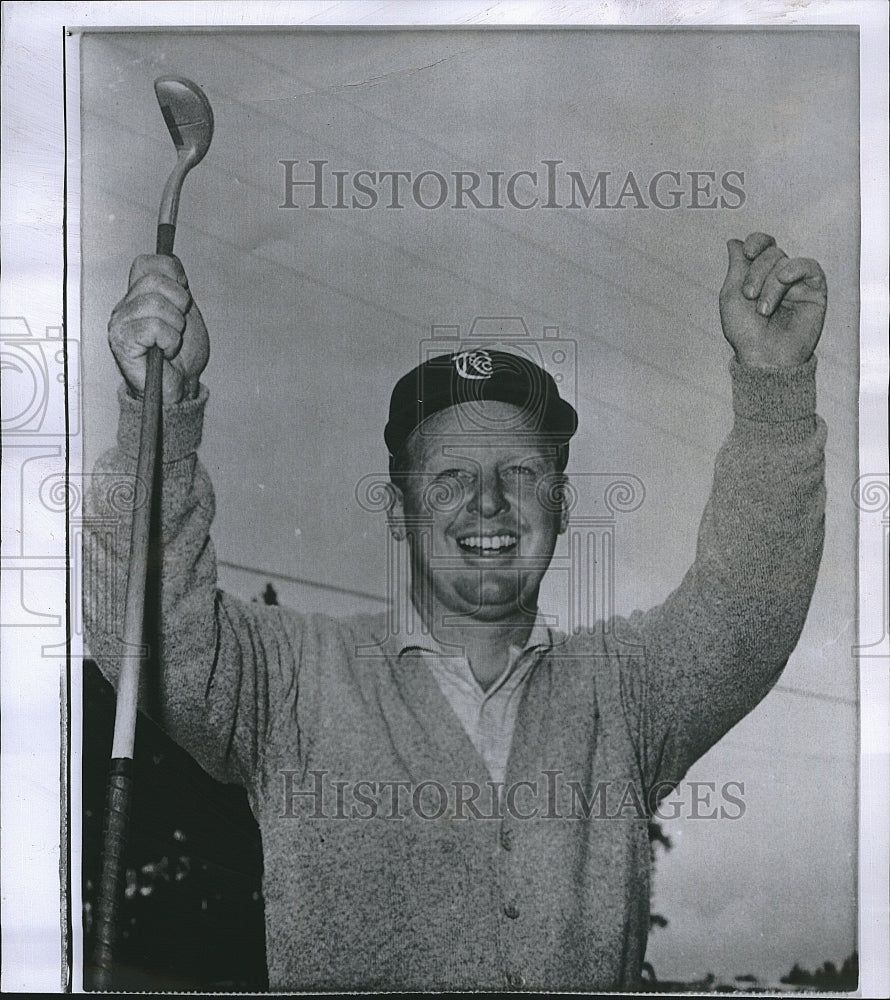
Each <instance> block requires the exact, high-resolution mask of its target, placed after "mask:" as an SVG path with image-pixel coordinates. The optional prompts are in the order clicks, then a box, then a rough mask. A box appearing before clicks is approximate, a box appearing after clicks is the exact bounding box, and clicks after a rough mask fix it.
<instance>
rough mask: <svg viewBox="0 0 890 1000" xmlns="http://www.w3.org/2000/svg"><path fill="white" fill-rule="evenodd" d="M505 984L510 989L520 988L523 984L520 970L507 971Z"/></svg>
mask: <svg viewBox="0 0 890 1000" xmlns="http://www.w3.org/2000/svg"><path fill="white" fill-rule="evenodd" d="M507 985H508V986H509V987H510V989H511V990H521V989H522V987H523V986H525V976H523V974H522V973H521V972H508V973H507Z"/></svg>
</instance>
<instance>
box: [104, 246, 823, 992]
mask: <svg viewBox="0 0 890 1000" xmlns="http://www.w3.org/2000/svg"><path fill="white" fill-rule="evenodd" d="M728 249H729V268H728V272H727V276H726V280H725V282H724V285H723V288H722V290H721V293H720V313H721V320H722V325H723V332H724V335H725V336H726V339H727V340H728V341H729V343H730V344H731V346H732V347H733V348H734V350H735V358H734V359H733V361H732V362H731V371H732V379H733V403H734V410H735V424H734V427H733V430H732V432H731V434H730V436H729V438H728V440H727V441H726V443H725V444H724V446H723V448H722V449H721V451H720V453H719V455H718V458H717V464H716V470H715V477H714V484H713V488H712V493H711V497H710V499H709V502H708V504H707V507H706V509H705V513H704V517H703V520H702V524H701V528H700V533H699V541H698V550H697V554H696V558H695V562H694V563H693V565H692V567H691V569H690V570H689V572H688V573H687V575H686V577H685V578H684V580H683V582H682V584H681V585H680V586H679V587H678V589H677V590H676V591H675V592H674V593H673V594H671V595H670V596H669V597H668V599H667V600H666V601H665V603H664V604H662V605H661V606H659V607H657V608H654V609H653V610H651V611H649V612H647V613H640V612H635V613H634V614H633V615H631V616H630V617H629V618H628V619H620V620H615V621H613V622H610V623H607V627H601V628H597V629H594V630H592V631H590V632H582V633H580V634H576V635H572V636H565V635H561V634H559V633H557V632H556V630H552V629H548V628H546V627H545V626H544V624H543V622H542V621H541V620H540V618H539V614H538V607H537V599H538V591H539V587H540V584H541V579H542V577H543V574H544V572H545V570H546V568H547V565H548V563H549V561H550V559H551V557H552V555H553V552H554V547H555V544H556V541H557V538H558V536H559V534H560V533H561V532H562V531H564V530H565V527H566V521H567V510H566V505H565V502H564V492H565V482H564V477H563V470H564V468H565V462H566V459H567V454H568V441H569V439H570V438H571V436H572V435H573V433H574V432H575V429H576V416H575V413H574V410H573V409H572V408H571V407H570V406H569V405H568V404H567V403H566V402H565V401H563V400H561V399H560V398H559V395H558V392H557V389H556V384H555V382H553V380H552V379H551V378H550V377H549V376H548V375H547V374H546V373H544V372H543V371H542V370H541V369H539V368H537V367H536V366H534V365H531V364H530V363H528V362H527V361H523V360H522V359H519V358H516V357H513V356H511V355H509V354H504V353H501V352H497V351H488V352H485V351H481V352H479V351H477V352H475V353H474V352H460V353H458V354H457V355H454V356H446V357H444V358H440V359H432V360H431V361H430V362H427V363H425V364H424V365H421V366H420V367H419V368H418V369H415V370H414V371H413V372H411V373H409V374H408V375H407V376H405V377H404V378H403V379H402V380H400V381H399V383H398V384H397V385H396V388H395V390H394V392H393V397H392V400H391V404H390V417H389V422H388V424H387V428H386V432H385V438H386V442H387V445H388V448H389V451H390V467H391V474H392V481H393V494H392V496H393V502H392V505H391V509H390V512H389V519H390V521H389V523H390V529H391V531H392V532H393V534H394V535H395V537H396V538H398V539H401V540H404V541H405V542H406V543H407V544H408V545H409V546H410V565H411V579H410V581H408V582H407V590H408V598H409V599H408V600H406V601H397V603H399V604H400V605H401V613H400V614H398V615H394V616H387V615H380V616H358V617H354V618H350V619H348V620H344V621H334V620H332V619H330V618H327V617H326V616H322V615H305V616H304V615H298V614H295V613H293V612H290V611H285V610H282V609H279V608H277V607H273V608H267V607H262V606H259V605H255V604H244V603H241V602H239V601H236V600H233V599H232V598H231V597H229V596H227V595H225V594H223V593H220V592H218V591H217V589H216V572H215V563H214V555H213V549H212V545H211V544H210V542H209V539H208V529H209V526H210V523H211V520H212V517H213V494H212V490H211V486H210V483H209V481H208V479H207V476H206V474H205V473H204V471H203V470H202V469H201V466H200V465H199V463H198V462H197V459H196V455H195V450H196V448H197V446H198V444H199V440H200V432H201V416H202V412H203V409H204V404H205V401H206V399H207V392H206V390H205V389H203V388H202V387H200V385H199V378H200V375H201V372H202V371H203V368H204V366H205V364H206V362H207V359H208V337H207V332H206V329H205V327H204V323H203V321H202V319H201V315H200V312H199V311H198V308H197V306H196V304H195V303H194V302H193V300H192V298H191V296H190V294H189V292H188V285H187V282H186V278H185V275H184V273H183V270H182V268H181V266H180V264H179V263H178V261H176V260H175V259H173V258H163V257H142V258H139V259H137V261H136V262H135V264H134V266H133V269H132V271H131V275H130V287H129V290H128V292H127V295H126V296H125V297H124V299H123V300H122V301H121V303H120V304H119V305H118V306H117V307H116V308H115V310H114V312H113V314H112V318H111V322H110V324H109V336H110V342H111V347H112V350H113V352H114V355H115V357H116V359H117V362H118V365H119V367H120V370H121V372H122V374H123V376H124V379H125V382H126V386H127V388H126V390H123V391H122V392H121V424H120V430H119V448H118V449H117V450H116V451H114V452H112V453H110V454H109V455H108V456H106V457H105V458H104V459H103V460H101V462H100V471H109V472H116V473H122V472H126V471H127V470H132V469H133V467H134V462H135V457H134V456H135V452H136V441H137V436H138V435H137V427H138V418H139V411H140V403H139V394H140V392H141V390H142V386H143V384H144V372H145V364H144V355H145V351H146V350H147V348H148V347H149V346H150V345H152V344H157V345H158V346H159V347H161V348H162V350H163V352H164V355H165V358H166V359H167V360H166V362H165V370H164V402H165V413H164V428H165V438H164V470H163V516H162V520H163V526H162V527H163V533H164V567H163V581H162V614H161V620H162V635H161V645H162V650H161V652H162V655H161V657H160V661H161V662H160V664H159V669H160V673H161V676H160V685H159V686H160V692H161V706H160V709H159V721H160V722H161V723H162V724H163V725H164V726H165V727H166V728H167V729H168V731H169V732H170V733H171V735H173V736H174V738H175V739H177V740H178V741H179V742H180V743H181V744H182V745H183V746H184V747H185V748H186V749H187V750H189V752H190V753H192V754H193V755H194V756H195V758H196V759H197V760H198V761H199V762H200V763H201V764H202V765H203V766H204V767H206V769H207V770H208V771H209V772H210V773H211V774H213V775H214V776H216V777H217V778H219V779H221V780H224V781H236V782H239V783H241V784H243V785H244V786H245V787H246V789H247V791H248V795H249V798H250V802H251V806H252V808H253V810H254V813H255V815H256V818H257V821H258V823H259V825H260V829H261V831H262V836H263V848H264V861H265V872H264V884H263V885H264V898H265V907H266V933H267V952H268V964H269V981H270V987H271V988H272V989H281V990H286V989H303V990H350V989H371V990H373V989H378V990H394V989H396V990H398V989H409V990H435V989H443V988H450V989H491V990H503V989H505V988H506V989H523V988H529V989H546V990H581V991H593V990H602V989H619V988H621V987H624V986H632V985H633V984H634V983H635V982H636V981H637V980H638V978H639V974H640V969H641V965H642V961H643V955H644V951H645V944H646V933H647V928H648V915H649V883H648V868H649V845H648V837H647V816H648V811H649V810H651V809H652V808H653V807H654V805H655V804H656V803H657V801H658V799H659V798H660V797H661V796H663V795H664V794H666V793H667V791H668V790H670V789H671V788H672V787H674V786H676V784H677V783H678V782H679V781H680V780H681V779H682V777H683V775H684V773H685V772H686V770H687V769H688V767H689V766H690V765H691V764H692V763H693V762H694V761H695V760H696V759H697V758H698V757H700V756H701V755H702V754H703V753H704V752H705V751H706V750H707V749H708V748H709V747H710V746H712V745H713V744H714V743H715V742H716V741H717V740H718V739H719V738H720V737H721V736H722V735H723V734H724V733H725V732H727V730H729V729H730V728H731V727H732V726H733V725H734V724H735V723H736V722H738V721H739V719H741V718H742V717H743V716H744V715H745V714H746V713H747V712H749V711H750V710H751V709H752V708H753V707H754V705H756V704H757V702H758V701H759V700H760V699H761V698H762V697H763V696H764V695H765V694H766V693H767V691H768V690H769V689H770V687H771V686H772V685H773V684H774V683H775V681H776V680H777V678H778V676H779V674H780V673H781V671H782V668H783V667H784V664H785V662H786V661H787V659H788V656H789V655H790V653H791V651H792V649H793V648H794V646H795V644H796V642H797V639H798V636H799V634H800V630H801V628H802V627H803V623H804V619H805V616H806V611H807V608H808V605H809V600H810V596H811V593H812V589H813V586H814V583H815V579H816V574H817V570H818V565H819V560H820V556H821V547H822V534H823V516H824V487H823V466H824V441H825V428H824V424H823V423H822V422H821V420H820V419H819V418H818V417H817V416H816V415H815V412H814V406H815V381H814V379H815V359H814V357H813V351H814V349H815V347H816V344H817V342H818V340H819V337H820V334H821V330H822V324H823V319H824V313H825V306H826V295H827V293H826V283H825V277H824V275H823V273H822V270H821V268H820V267H819V265H818V264H817V263H816V262H815V261H812V260H808V259H805V258H795V259H788V258H787V257H786V256H785V254H784V253H783V252H782V251H781V250H780V249H779V248H778V247H777V246H776V245H775V241H774V240H773V239H772V237H769V236H766V235H764V234H761V233H754V234H752V235H750V236H749V237H748V238H747V239H746V240H745V241H744V243H742V242H740V241H738V240H731V241H730V242H729V245H728ZM94 510H95V513H96V514H97V515H98V516H102V515H104V516H113V513H112V511H111V510H110V509H109V507H108V505H107V503H106V502H105V501H104V500H103V498H102V497H96V498H95V499H94ZM115 539H116V540H115ZM96 544H100V545H105V546H106V548H107V549H108V551H107V557H108V559H109V560H110V565H111V566H113V567H114V576H115V577H116V579H115V582H114V587H115V590H114V591H113V593H114V594H115V595H117V596H116V597H112V596H111V595H112V591H110V590H109V589H108V588H107V587H106V580H105V579H104V577H100V575H99V574H97V575H96V578H95V579H94V580H93V581H92V586H91V588H90V591H89V593H88V601H87V609H86V613H87V623H88V636H89V644H90V648H91V651H92V653H93V655H94V656H95V657H96V659H97V660H98V661H99V663H100V665H101V666H102V668H103V670H104V671H105V672H106V673H107V674H108V675H109V676H113V674H114V669H115V666H114V655H115V643H116V639H115V635H114V629H113V627H111V626H109V625H108V624H106V622H109V621H113V617H114V616H113V615H110V614H108V609H109V606H110V605H111V604H112V602H114V601H116V602H117V604H118V605H119V604H120V600H121V597H120V595H122V594H123V592H124V586H123V580H124V575H125V573H126V532H123V533H118V534H117V535H116V536H112V537H110V538H105V539H97V540H96ZM396 597H398V595H396ZM118 615H119V612H118ZM118 620H120V619H118Z"/></svg>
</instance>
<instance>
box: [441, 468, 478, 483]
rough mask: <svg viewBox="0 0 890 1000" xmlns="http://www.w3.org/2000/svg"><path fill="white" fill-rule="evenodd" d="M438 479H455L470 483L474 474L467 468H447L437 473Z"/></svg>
mask: <svg viewBox="0 0 890 1000" xmlns="http://www.w3.org/2000/svg"><path fill="white" fill-rule="evenodd" d="M436 479H455V480H457V481H458V482H461V483H465V484H469V483H471V482H472V480H473V474H472V472H467V471H466V469H445V471H444V472H439V473H437V474H436Z"/></svg>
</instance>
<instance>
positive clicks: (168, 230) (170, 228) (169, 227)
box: [155, 222, 176, 256]
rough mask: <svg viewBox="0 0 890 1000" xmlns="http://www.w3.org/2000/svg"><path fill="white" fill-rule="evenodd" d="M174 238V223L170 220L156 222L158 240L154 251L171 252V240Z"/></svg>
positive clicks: (168, 253)
mask: <svg viewBox="0 0 890 1000" xmlns="http://www.w3.org/2000/svg"><path fill="white" fill-rule="evenodd" d="M175 238H176V225H175V223H172V222H159V223H158V242H157V249H156V250H155V253H165V254H167V255H168V256H169V255H170V254H172V253H173V241H174V239H175Z"/></svg>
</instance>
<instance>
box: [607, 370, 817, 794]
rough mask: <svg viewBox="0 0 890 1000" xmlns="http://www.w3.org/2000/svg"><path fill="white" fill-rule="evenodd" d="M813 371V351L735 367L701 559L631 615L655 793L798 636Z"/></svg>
mask: <svg viewBox="0 0 890 1000" xmlns="http://www.w3.org/2000/svg"><path fill="white" fill-rule="evenodd" d="M815 369H816V360H815V358H811V359H810V361H809V362H807V363H806V364H805V365H801V366H800V367H798V368H794V369H790V370H786V371H775V372H767V371H762V370H757V369H753V368H746V367H744V366H741V365H739V364H738V363H737V362H735V361H732V362H731V366H730V370H731V375H732V389H733V409H734V413H735V418H734V424H733V428H732V431H731V432H730V435H729V437H728V439H727V440H726V442H725V443H724V445H723V446H722V448H721V449H720V452H719V453H718V456H717V461H716V466H715V471H714V480H713V485H712V489H711V494H710V497H709V499H708V502H707V505H706V507H705V511H704V515H703V518H702V522H701V526H700V528H699V534H698V544H697V550H696V557H695V561H694V563H693V565H692V567H691V568H690V569H689V571H688V572H687V573H686V575H685V577H684V579H683V581H682V583H681V584H680V586H679V587H678V588H677V590H675V591H674V592H673V593H672V594H671V595H670V596H669V597H668V599H667V600H666V601H665V602H664V604H662V605H660V606H658V607H656V608H654V609H652V610H651V611H649V612H646V613H639V612H637V613H635V614H634V615H632V616H631V618H630V621H629V624H630V626H631V633H632V639H633V641H635V642H639V643H641V644H642V646H643V648H644V650H645V656H644V663H645V666H644V669H643V672H642V676H639V675H638V674H637V675H636V676H635V677H634V678H633V679H629V678H627V677H626V678H625V682H624V698H625V707H626V709H628V708H630V710H631V712H632V714H633V729H634V730H636V734H637V745H638V753H639V759H640V764H641V770H642V772H643V778H644V781H645V782H646V783H647V785H648V787H650V788H651V787H652V786H653V785H656V784H661V783H665V785H672V784H675V783H676V782H678V781H679V780H680V779H681V778H682V777H683V775H684V774H685V772H686V771H687V769H688V768H689V767H690V765H691V764H692V763H693V762H694V761H695V760H697V759H698V758H699V757H700V756H701V755H702V754H704V753H705V751H707V750H708V749H709V748H710V747H711V746H713V744H714V743H716V742H717V740H719V739H720V738H721V737H722V736H723V735H724V734H725V733H726V732H727V731H728V730H729V729H731V728H732V726H734V725H735V724H736V723H737V722H738V721H739V720H740V719H741V718H742V717H743V716H745V715H746V714H747V713H748V712H750V711H751V709H753V708H754V706H755V705H756V704H757V703H758V702H759V701H760V700H761V699H762V698H763V697H764V695H766V693H767V692H768V691H769V690H770V688H771V687H772V686H773V685H774V684H775V682H776V681H777V680H778V678H779V675H780V674H781V672H782V670H783V668H784V666H785V664H786V662H787V661H788V657H789V656H790V654H791V652H792V650H793V649H794V647H795V645H796V644H797V640H798V638H799V637H800V633H801V631H802V629H803V625H804V621H805V618H806V614H807V610H808V608H809V604H810V599H811V597H812V593H813V588H814V586H815V583H816V576H817V572H818V569H819V563H820V560H821V555H822V543H823V535H824V515H825V486H824V465H825V459H824V450H825V439H826V429H825V424H824V422H823V421H822V420H821V418H819V417H818V416H817V415H816V413H815V398H816V389H815ZM632 659H633V658H632ZM628 662H631V661H628ZM635 662H636V664H637V666H634V667H633V668H632V669H633V671H634V673H635V674H636V672H637V671H638V670H639V666H638V665H639V663H640V661H639V659H636V660H635ZM628 702H630V703H631V704H628ZM662 790H663V791H665V792H666V791H667V787H665V788H664V789H659V791H662ZM659 797H660V796H659Z"/></svg>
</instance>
